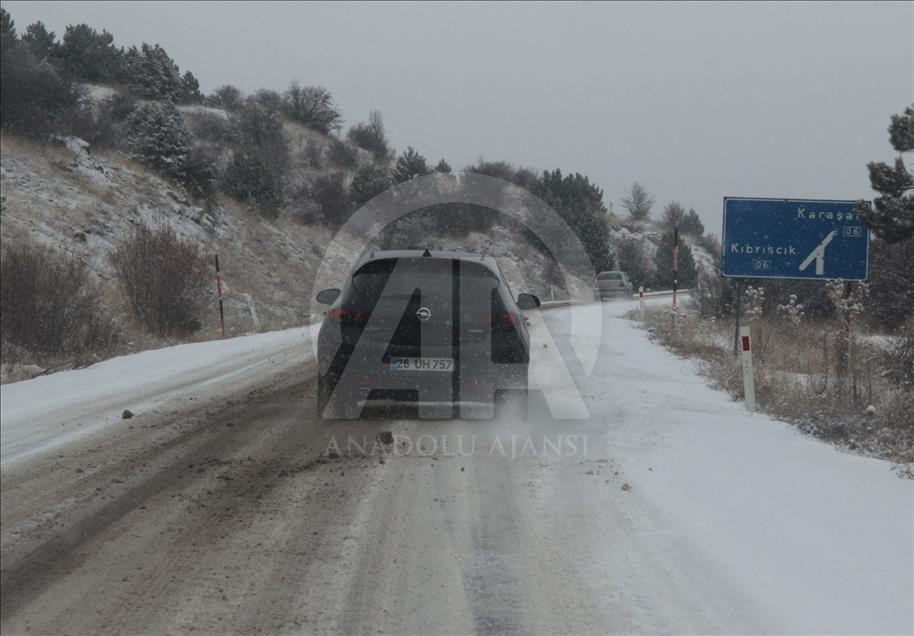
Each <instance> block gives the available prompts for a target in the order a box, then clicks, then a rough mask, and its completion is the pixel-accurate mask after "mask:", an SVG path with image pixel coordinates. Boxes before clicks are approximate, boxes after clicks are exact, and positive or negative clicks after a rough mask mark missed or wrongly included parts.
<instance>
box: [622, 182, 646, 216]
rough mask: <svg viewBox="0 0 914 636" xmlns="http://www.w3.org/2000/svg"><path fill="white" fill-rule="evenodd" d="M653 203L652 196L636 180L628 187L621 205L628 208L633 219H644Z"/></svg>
mask: <svg viewBox="0 0 914 636" xmlns="http://www.w3.org/2000/svg"><path fill="white" fill-rule="evenodd" d="M653 205H654V197H652V196H651V195H650V193H649V192H648V191H647V190H646V189H645V187H644V186H643V185H641V184H640V183H638V182H637V181H635V183H633V184H632V187H631V188H629V189H628V192H627V193H626V196H624V197H622V207H623V208H625V209H626V210H628V214H629V216H631V217H632V220H634V221H646V220H647V218H648V217H649V216H650V215H651V207H652V206H653Z"/></svg>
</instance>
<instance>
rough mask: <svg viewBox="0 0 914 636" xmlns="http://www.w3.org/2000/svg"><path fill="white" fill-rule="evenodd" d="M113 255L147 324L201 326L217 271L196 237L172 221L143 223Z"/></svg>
mask: <svg viewBox="0 0 914 636" xmlns="http://www.w3.org/2000/svg"><path fill="white" fill-rule="evenodd" d="M110 261H111V265H112V267H113V268H114V271H115V275H116V279H117V285H118V289H119V291H120V293H121V297H122V298H123V300H124V304H125V305H126V307H127V310H128V311H129V313H130V314H131V315H132V316H133V317H134V318H135V319H136V320H137V321H138V322H139V323H140V324H141V325H142V326H144V327H145V328H146V329H147V330H149V331H150V332H151V333H155V334H158V335H162V336H172V335H184V334H188V333H192V332H194V331H197V330H198V329H200V327H201V325H202V321H203V314H204V312H205V311H206V310H207V308H209V307H210V305H211V303H212V297H213V291H212V277H211V274H212V272H211V271H210V265H209V259H207V258H206V256H205V255H204V254H203V253H202V252H201V251H200V249H199V247H198V246H197V245H196V244H195V243H193V242H191V241H189V240H185V239H182V238H180V237H179V236H178V234H177V232H175V230H174V228H172V227H171V226H170V225H163V226H161V227H158V228H150V227H147V226H145V225H140V226H137V227H136V228H135V229H134V230H133V232H132V233H131V235H130V236H129V237H127V238H126V239H125V240H124V241H123V242H122V243H121V244H120V245H119V246H118V247H117V249H116V250H115V251H114V252H112V253H111V256H110Z"/></svg>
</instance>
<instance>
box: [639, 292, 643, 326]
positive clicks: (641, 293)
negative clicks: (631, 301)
mask: <svg viewBox="0 0 914 636" xmlns="http://www.w3.org/2000/svg"><path fill="white" fill-rule="evenodd" d="M638 303H639V305H640V306H641V322H644V285H640V286H639V287H638Z"/></svg>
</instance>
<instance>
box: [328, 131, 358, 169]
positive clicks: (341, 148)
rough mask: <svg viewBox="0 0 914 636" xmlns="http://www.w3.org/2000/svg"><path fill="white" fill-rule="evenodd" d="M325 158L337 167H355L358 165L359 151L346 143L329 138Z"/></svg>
mask: <svg viewBox="0 0 914 636" xmlns="http://www.w3.org/2000/svg"><path fill="white" fill-rule="evenodd" d="M327 159H328V160H329V161H330V163H332V164H333V165H334V166H336V167H337V168H347V169H348V168H355V167H356V166H357V165H359V153H358V152H357V151H356V150H355V149H354V148H352V147H351V146H349V145H348V144H346V143H344V142H342V141H340V140H339V139H336V138H335V137H331V138H330V146H329V147H328V148H327Z"/></svg>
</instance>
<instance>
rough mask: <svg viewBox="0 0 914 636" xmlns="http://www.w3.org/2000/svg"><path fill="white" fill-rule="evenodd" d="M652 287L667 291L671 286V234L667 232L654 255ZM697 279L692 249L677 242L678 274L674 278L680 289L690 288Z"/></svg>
mask: <svg viewBox="0 0 914 636" xmlns="http://www.w3.org/2000/svg"><path fill="white" fill-rule="evenodd" d="M654 266H655V270H656V271H655V272H654V285H655V286H656V287H660V288H664V289H669V288H671V287H672V286H673V233H672V232H667V233H665V234H664V235H663V237H662V238H661V239H660V245H659V246H658V247H657V253H656V254H655V255H654ZM697 278H698V269H697V268H696V266H695V258H694V257H693V256H692V248H690V247H689V245H688V244H687V243H685V242H683V241H681V240H680V241H679V274H678V276H677V277H676V279H677V281H678V286H679V288H680V289H683V288H686V287H691V286H692V285H694V284H695V281H696V280H697Z"/></svg>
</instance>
